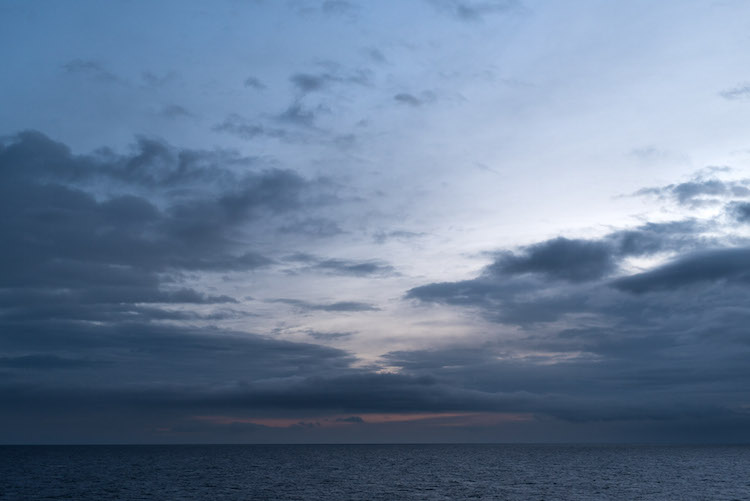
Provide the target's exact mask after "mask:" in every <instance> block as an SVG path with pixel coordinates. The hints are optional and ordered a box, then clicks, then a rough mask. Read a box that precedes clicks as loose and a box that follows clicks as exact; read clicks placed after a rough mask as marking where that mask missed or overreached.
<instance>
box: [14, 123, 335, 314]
mask: <svg viewBox="0 0 750 501" xmlns="http://www.w3.org/2000/svg"><path fill="white" fill-rule="evenodd" d="M233 165H242V166H243V169H242V170H240V171H235V170H234V169H232V166H233ZM0 180H1V182H0V210H1V211H2V214H3V217H2V218H0V234H2V235H3V240H4V245H3V246H2V248H1V249H0V287H2V291H0V302H1V303H2V305H3V308H4V309H3V311H2V313H0V317H1V318H7V319H10V318H13V319H16V320H19V319H22V318H26V319H32V320H33V319H34V318H35V317H37V318H58V319H70V320H73V319H75V320H80V321H87V320H88V321H99V322H102V321H105V322H106V321H111V322H120V321H123V320H130V321H135V320H138V319H141V320H144V321H146V320H154V319H169V318H171V319H179V318H186V317H187V316H188V315H187V314H185V313H181V312H178V311H174V310H165V309H163V308H161V307H160V306H159V305H162V304H175V305H178V304H220V303H231V302H234V301H235V300H234V299H233V298H231V297H228V296H226V295H212V294H206V293H203V292H199V291H196V290H193V289H191V288H189V287H185V286H184V285H181V284H180V282H181V278H180V277H181V275H182V274H183V273H185V272H229V271H247V270H254V269H258V268H261V267H265V266H269V265H271V264H272V263H273V260H272V259H270V258H268V257H266V256H265V255H263V254H262V253H260V252H257V251H255V250H253V249H252V248H247V246H246V245H241V244H240V243H239V242H237V240H236V238H234V237H233V235H234V234H235V232H236V231H238V230H239V229H240V228H243V229H244V230H245V231H247V230H248V229H249V228H250V227H252V226H253V225H256V226H257V225H260V228H259V230H258V231H268V226H269V225H272V224H273V220H274V218H277V219H278V221H277V222H276V224H278V226H279V227H284V226H285V225H288V224H289V223H288V222H287V221H286V217H287V216H288V217H292V218H293V219H292V220H296V216H295V215H294V214H295V213H296V212H298V211H302V212H307V211H309V210H310V209H314V208H315V207H316V206H319V205H320V204H321V203H324V202H321V200H322V199H318V200H316V199H317V198H318V197H319V196H321V195H322V194H324V193H325V192H326V190H327V188H326V187H325V186H326V183H325V182H317V181H311V180H307V179H304V178H302V177H300V176H299V175H298V174H297V173H295V172H293V171H288V170H280V169H265V170H264V169H258V168H254V167H253V161H252V160H251V159H247V158H242V157H238V156H236V155H233V154H229V153H226V152H208V151H189V150H176V149H173V148H171V147H169V146H168V145H166V144H164V143H161V142H158V141H154V140H147V139H141V140H140V141H139V142H138V143H137V144H136V146H135V147H134V149H133V151H132V152H131V153H129V154H125V155H118V154H115V153H112V152H109V151H106V150H102V151H100V152H98V153H96V154H94V155H89V156H82V155H73V154H72V153H71V152H70V151H69V150H68V148H67V147H65V146H64V145H62V144H60V143H56V142H54V141H52V140H50V139H49V138H47V137H46V136H44V135H43V134H41V133H38V132H25V133H21V134H18V135H16V136H14V137H12V138H10V139H8V140H7V141H6V142H5V143H4V144H3V145H2V147H0ZM101 186H107V187H108V188H107V190H106V191H100V190H101V188H100V187H101ZM323 198H327V202H330V201H332V200H334V199H333V198H328V197H323ZM19 321H20V320H19Z"/></svg>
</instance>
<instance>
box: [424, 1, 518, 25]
mask: <svg viewBox="0 0 750 501" xmlns="http://www.w3.org/2000/svg"><path fill="white" fill-rule="evenodd" d="M428 1H429V3H430V4H431V5H432V6H433V7H435V8H436V9H438V10H439V11H440V12H445V13H446V14H449V15H451V16H454V17H455V18H457V19H460V20H461V21H479V20H482V19H483V18H484V17H486V16H488V15H492V14H505V13H508V12H513V11H516V10H518V9H519V8H521V3H520V2H518V1H516V0H484V1H482V0H428Z"/></svg>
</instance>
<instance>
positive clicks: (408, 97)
mask: <svg viewBox="0 0 750 501" xmlns="http://www.w3.org/2000/svg"><path fill="white" fill-rule="evenodd" d="M393 99H394V101H396V102H397V103H401V104H406V105H409V106H421V105H422V103H423V101H422V100H421V99H419V98H418V97H416V96H414V95H413V94H408V93H406V92H401V93H399V94H396V95H395V96H393Z"/></svg>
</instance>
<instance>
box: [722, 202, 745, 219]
mask: <svg viewBox="0 0 750 501" xmlns="http://www.w3.org/2000/svg"><path fill="white" fill-rule="evenodd" d="M727 212H728V213H729V215H730V216H731V217H732V218H733V219H735V220H736V221H739V222H740V223H750V202H733V203H731V204H729V205H728V206H727Z"/></svg>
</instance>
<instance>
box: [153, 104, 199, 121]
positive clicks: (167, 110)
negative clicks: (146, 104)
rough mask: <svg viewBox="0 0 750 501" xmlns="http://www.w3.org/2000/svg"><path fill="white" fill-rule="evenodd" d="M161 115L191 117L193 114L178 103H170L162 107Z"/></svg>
mask: <svg viewBox="0 0 750 501" xmlns="http://www.w3.org/2000/svg"><path fill="white" fill-rule="evenodd" d="M161 115H162V116H163V117H166V118H172V119H174V118H192V117H194V116H195V115H193V114H192V113H190V112H189V111H188V110H187V109H186V108H184V107H183V106H180V105H178V104H170V105H167V106H165V107H164V108H162V110H161Z"/></svg>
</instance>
